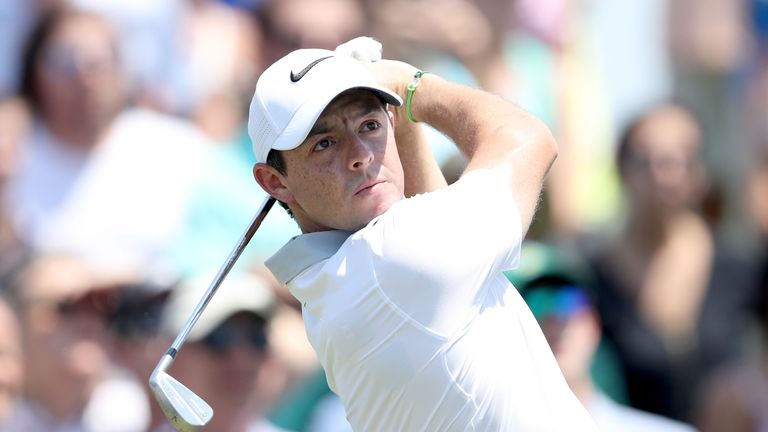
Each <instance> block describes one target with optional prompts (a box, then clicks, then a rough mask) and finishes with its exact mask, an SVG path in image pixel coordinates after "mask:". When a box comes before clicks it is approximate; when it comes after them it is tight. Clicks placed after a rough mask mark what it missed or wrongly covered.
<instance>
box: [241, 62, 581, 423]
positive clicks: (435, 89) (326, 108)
mask: <svg viewBox="0 0 768 432" xmlns="http://www.w3.org/2000/svg"><path fill="white" fill-rule="evenodd" d="M403 100H405V104H403V103H402V101H403ZM417 122H424V123H427V124H429V125H431V126H433V127H435V128H436V129H438V130H439V131H441V132H443V133H445V134H446V135H447V136H448V137H450V138H451V139H452V140H453V141H454V142H455V143H456V145H457V146H458V147H459V149H460V150H461V151H462V152H463V153H464V154H465V155H466V156H467V157H468V159H469V165H468V167H467V169H466V171H465V172H464V174H463V176H462V177H461V178H460V179H459V180H458V181H457V182H456V183H454V184H453V185H451V186H446V184H445V180H444V179H443V178H442V176H441V174H440V171H439V168H438V166H437V164H436V162H435V161H434V159H433V157H432V154H431V152H430V149H429V147H428V145H427V143H426V141H425V139H424V137H423V136H422V135H421V132H420V126H419V125H418V124H417ZM249 132H250V135H251V139H252V140H253V149H254V152H255V154H256V159H257V163H256V165H255V166H254V168H253V173H254V176H255V178H256V180H257V181H258V183H259V184H260V185H261V187H262V188H264V190H266V191H267V192H268V193H269V194H270V195H271V196H272V197H274V198H276V199H277V200H278V201H279V202H280V203H281V204H282V205H283V206H284V207H286V208H287V209H288V210H289V211H290V213H291V214H292V215H293V217H294V219H295V220H296V223H297V224H298V225H299V227H300V228H301V230H302V233H303V234H302V235H299V236H297V237H295V238H294V239H292V240H291V241H289V242H288V243H287V244H286V245H285V246H284V247H283V248H282V249H280V250H279V251H278V252H277V253H276V254H275V255H274V256H273V257H271V258H270V259H269V260H268V261H267V266H268V267H269V268H270V270H271V271H272V272H273V273H274V275H275V276H276V277H277V278H278V279H279V280H280V281H281V282H283V283H285V284H286V285H287V286H288V287H289V289H290V291H291V293H292V294H293V295H294V296H295V297H296V298H297V299H298V300H299V301H300V302H301V304H302V310H303V316H304V322H305V327H306V332H307V335H308V337H309V340H310V342H311V344H312V346H313V347H314V349H315V351H316V352H317V355H318V358H319V360H320V362H321V363H322V366H323V368H324V369H325V372H326V375H327V378H328V383H329V385H330V387H331V389H332V390H333V391H334V392H335V393H337V394H338V395H339V396H340V398H341V400H342V402H343V404H344V407H345V409H346V413H347V418H348V420H349V421H350V423H351V425H352V427H353V428H354V429H355V430H358V431H367V432H370V431H386V432H392V431H466V430H475V431H554V430H569V431H575V430H578V431H585V430H586V431H590V430H594V425H593V423H592V420H591V418H590V417H589V415H588V414H587V412H586V411H585V410H584V408H583V407H582V406H581V404H580V403H579V402H578V401H577V399H576V398H575V397H574V395H573V394H572V392H571V391H570V390H569V388H568V386H567V384H566V382H565V380H564V379H563V376H562V374H561V372H560V370H559V369H558V366H557V363H556V362H555V359H554V357H553V355H552V352H551V351H550V349H549V347H548V345H547V341H546V340H545V339H544V336H543V335H542V332H541V330H540V328H539V327H538V325H537V323H536V320H535V319H534V317H533V316H532V314H531V313H530V311H529V310H528V308H527V307H526V305H525V303H524V302H523V300H522V299H521V298H520V295H519V294H518V292H517V290H516V289H515V288H514V287H513V286H512V285H511V284H510V283H509V282H508V281H507V279H506V278H505V276H504V275H503V274H502V271H504V270H507V269H511V268H513V267H515V266H516V265H517V263H518V261H519V259H520V256H519V254H520V245H521V242H522V239H523V237H524V235H525V233H526V231H527V229H528V226H529V225H530V222H531V219H532V217H533V214H534V212H535V209H536V204H537V200H538V198H539V194H540V192H541V188H542V182H543V179H544V176H545V175H546V173H547V171H548V170H549V167H550V165H551V164H552V162H553V161H554V159H555V157H556V155H557V146H556V143H555V142H554V140H553V138H552V136H551V134H550V132H549V130H548V129H547V128H546V126H545V125H544V124H543V123H542V122H541V121H539V120H537V119H536V118H534V117H532V116H531V115H529V114H527V113H526V112H524V111H522V110H521V109H519V108H517V107H515V106H514V105H513V104H511V103H509V102H507V101H505V100H503V99H501V98H499V97H497V96H495V95H492V94H489V93H486V92H483V91H480V90H477V89H473V88H469V87H466V86H462V85H459V84H455V83H451V82H448V81H446V80H444V79H442V78H440V77H438V76H436V75H434V74H424V73H422V72H421V71H419V70H418V69H416V68H415V67H413V66H411V65H408V64H406V63H402V62H397V61H390V60H380V61H375V62H361V61H359V60H356V59H354V58H352V57H351V56H349V55H346V54H341V53H338V52H334V51H328V50H319V49H302V50H298V51H294V52H291V53H290V54H288V55H286V56H285V57H283V58H282V59H280V60H278V61H277V62H276V63H274V64H273V65H272V66H270V67H269V68H268V69H267V70H266V71H265V72H264V73H263V74H262V75H261V77H260V78H259V81H258V83H257V85H256V91H255V94H254V97H253V100H252V102H251V108H250V118H249Z"/></svg>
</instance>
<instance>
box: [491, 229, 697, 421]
mask: <svg viewBox="0 0 768 432" xmlns="http://www.w3.org/2000/svg"><path fill="white" fill-rule="evenodd" d="M521 255H522V256H523V257H524V259H523V260H522V261H521V262H523V263H524V264H523V265H521V267H520V268H518V269H516V270H514V271H509V272H507V273H506V275H507V278H508V279H509V280H510V281H511V282H512V283H513V284H514V285H515V286H516V287H517V289H518V290H520V291H521V294H522V296H523V299H524V300H525V302H526V303H527V304H528V307H529V308H530V309H531V312H533V315H534V316H535V317H536V320H537V321H538V322H539V324H540V325H541V328H542V330H543V331H544V336H545V337H546V338H547V342H548V343H549V345H550V347H551V348H552V352H553V353H554V354H555V359H556V360H557V363H558V365H559V366H560V369H561V370H562V372H563V375H564V376H565V380H566V381H567V382H568V385H569V386H570V387H571V390H573V392H574V394H575V395H576V397H577V398H578V399H579V400H580V401H581V403H583V404H584V407H586V408H587V410H588V411H589V413H590V414H591V415H592V418H593V419H594V420H595V423H596V424H597V426H598V428H599V429H600V430H601V431H605V432H611V431H623V432H633V431H658V432H693V430H694V429H693V428H691V427H690V426H688V425H686V424H684V423H680V422H677V421H673V420H670V419H667V418H665V417H661V416H658V415H655V414H650V413H647V412H644V411H640V410H637V409H634V408H630V407H627V406H624V405H621V404H619V403H617V402H615V401H614V399H612V397H610V396H609V395H608V394H607V391H611V393H615V394H614V397H615V396H616V395H619V396H620V391H618V390H617V388H619V389H620V387H621V386H620V385H618V386H617V385H616V380H615V379H611V374H610V371H611V370H612V369H611V367H610V366H611V365H612V363H611V361H610V354H609V353H610V351H609V350H605V348H606V346H605V345H604V346H602V347H601V332H600V318H599V316H598V314H597V311H596V309H595V308H594V307H593V299H592V295H593V294H592V292H591V288H590V286H591V285H590V281H591V280H592V277H591V276H590V274H589V273H588V271H587V268H586V267H584V266H583V265H581V264H580V262H579V261H578V258H577V257H576V256H574V255H571V254H569V253H568V252H567V251H566V250H564V249H562V250H561V249H557V248H555V247H553V246H550V245H546V244H543V243H538V242H527V243H525V244H524V245H523V249H522V252H521ZM601 348H602V349H601ZM598 372H602V373H603V375H598ZM610 384H613V387H609V385H610ZM603 388H605V390H603Z"/></svg>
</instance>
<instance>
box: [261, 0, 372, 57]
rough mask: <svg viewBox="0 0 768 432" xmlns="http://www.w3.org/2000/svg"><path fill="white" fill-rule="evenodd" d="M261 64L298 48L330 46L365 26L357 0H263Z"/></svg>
mask: <svg viewBox="0 0 768 432" xmlns="http://www.w3.org/2000/svg"><path fill="white" fill-rule="evenodd" d="M258 19H259V24H260V27H261V30H262V31H263V36H262V43H263V52H262V54H263V55H262V61H261V65H262V66H265V67H266V66H268V65H271V64H272V63H274V62H275V61H277V60H278V59H279V58H281V57H282V56H284V55H286V54H288V53H289V52H291V51H293V50H295V49H299V48H325V49H331V50H332V49H334V48H336V46H337V45H339V44H341V43H343V42H346V41H348V40H350V39H352V38H354V37H355V36H362V33H363V32H364V31H365V29H366V16H365V11H364V9H363V8H362V5H361V2H360V0H264V1H263V2H262V4H261V6H260V7H259V11H258Z"/></svg>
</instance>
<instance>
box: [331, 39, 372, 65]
mask: <svg viewBox="0 0 768 432" xmlns="http://www.w3.org/2000/svg"><path fill="white" fill-rule="evenodd" d="M381 51H382V46H381V42H379V41H377V40H376V39H373V38H371V37H368V36H360V37H356V38H354V39H352V40H350V41H348V42H344V43H343V44H341V45H339V46H337V47H336V52H337V53H339V54H346V55H348V56H350V57H353V58H355V59H357V60H360V61H364V62H376V61H379V60H381Z"/></svg>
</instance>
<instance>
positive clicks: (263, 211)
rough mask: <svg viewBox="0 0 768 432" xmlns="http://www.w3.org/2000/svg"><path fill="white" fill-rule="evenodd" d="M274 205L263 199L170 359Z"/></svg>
mask: <svg viewBox="0 0 768 432" xmlns="http://www.w3.org/2000/svg"><path fill="white" fill-rule="evenodd" d="M274 204H275V199H274V198H272V197H271V196H267V198H265V199H264V202H262V203H261V208H259V211H258V212H257V213H256V216H254V218H253V220H252V221H251V224H250V225H249V226H248V229H247V230H246V231H245V232H244V233H243V235H242V236H241V237H240V241H239V242H238V243H237V244H236V245H235V247H234V248H233V249H232V252H230V254H229V256H228V257H227V260H226V261H225V262H224V264H223V265H222V266H221V268H220V269H219V272H218V273H216V276H215V277H214V278H213V281H212V282H211V285H210V286H208V290H206V291H205V294H204V295H203V297H202V298H201V299H200V302H199V303H198V304H197V306H195V309H194V311H192V313H191V314H190V316H189V318H188V319H187V322H186V323H185V324H184V327H183V328H182V329H181V331H179V334H178V335H177V336H176V339H175V340H174V341H173V343H172V344H171V347H170V348H169V349H168V353H169V354H170V355H171V357H175V356H176V353H177V352H178V351H179V349H181V346H182V345H183V344H184V341H186V340H187V336H188V335H189V332H190V331H191V330H192V327H194V326H195V323H197V320H198V319H199V318H200V315H202V314H203V311H204V310H205V307H206V306H208V303H209V302H210V301H211V299H212V298H213V295H214V294H216V290H218V289H219V286H220V285H221V283H222V282H223V281H224V278H226V277H227V274H229V271H230V270H231V269H232V267H233V266H234V265H235V263H236V262H237V259H238V258H240V254H242V252H243V250H244V249H245V247H246V246H247V245H248V242H250V241H251V238H252V237H253V234H254V233H256V230H257V229H259V226H260V225H261V222H262V221H264V218H265V217H266V216H267V213H269V210H270V209H271V208H272V205H274ZM165 366H166V367H168V366H170V364H166V365H165Z"/></svg>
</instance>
